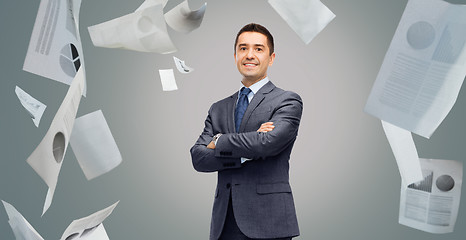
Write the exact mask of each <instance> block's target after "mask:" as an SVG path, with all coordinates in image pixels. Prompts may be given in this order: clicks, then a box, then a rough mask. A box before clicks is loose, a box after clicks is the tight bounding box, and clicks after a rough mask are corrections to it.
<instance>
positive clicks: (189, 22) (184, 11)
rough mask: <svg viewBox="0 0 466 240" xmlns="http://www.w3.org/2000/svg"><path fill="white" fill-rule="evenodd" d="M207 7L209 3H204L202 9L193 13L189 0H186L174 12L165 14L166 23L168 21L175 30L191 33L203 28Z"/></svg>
mask: <svg viewBox="0 0 466 240" xmlns="http://www.w3.org/2000/svg"><path fill="white" fill-rule="evenodd" d="M206 6H207V3H204V5H203V6H202V7H201V8H199V9H198V10H195V11H192V10H191V9H190V8H189V5H188V0H185V1H184V2H182V3H180V4H179V5H178V6H176V7H174V8H173V9H172V10H170V11H168V12H167V13H165V21H167V24H168V26H170V27H171V28H173V29H174V30H176V31H178V32H183V33H189V32H191V31H193V30H194V29H196V28H198V27H199V26H201V23H202V19H203V18H204V13H205V9H206Z"/></svg>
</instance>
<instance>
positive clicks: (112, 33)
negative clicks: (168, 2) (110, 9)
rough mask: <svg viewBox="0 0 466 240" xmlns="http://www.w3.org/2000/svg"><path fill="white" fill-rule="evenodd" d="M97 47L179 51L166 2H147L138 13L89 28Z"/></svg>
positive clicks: (162, 51) (165, 51) (163, 51)
mask: <svg viewBox="0 0 466 240" xmlns="http://www.w3.org/2000/svg"><path fill="white" fill-rule="evenodd" d="M88 30H89V34H90V36H91V40H92V43H93V44H94V46H96V47H106V48H123V49H128V50H134V51H140V52H156V53H161V54H167V53H172V52H176V47H175V46H174V45H173V43H172V41H171V39H170V36H169V35H168V32H167V26H166V24H165V19H164V17H163V4H162V3H157V1H150V2H147V1H146V2H144V3H143V6H141V7H140V8H138V10H136V12H134V13H130V14H127V15H125V16H122V17H119V18H116V19H113V20H110V21H107V22H104V23H101V24H97V25H94V26H91V27H89V28H88Z"/></svg>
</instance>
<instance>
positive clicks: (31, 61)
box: [23, 0, 86, 96]
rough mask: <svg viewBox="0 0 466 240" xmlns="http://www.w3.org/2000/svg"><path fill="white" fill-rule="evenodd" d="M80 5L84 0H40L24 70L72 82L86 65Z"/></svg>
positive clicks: (60, 80)
mask: <svg viewBox="0 0 466 240" xmlns="http://www.w3.org/2000/svg"><path fill="white" fill-rule="evenodd" d="M80 7H81V0H41V1H40V5H39V10H38V12H37V16H36V22H35V23H34V28H33V30H32V35H31V40H30V42H29V47H28V51H27V55H26V59H25V60H24V66H23V70H24V71H28V72H31V73H34V74H37V75H40V76H43V77H46V78H50V79H53V80H55V81H59V82H62V83H65V84H68V85H70V84H71V81H72V80H73V79H74V77H75V75H76V72H77V71H78V69H80V68H84V60H83V52H82V46H81V37H80V35H79V9H80ZM84 81H85V80H84ZM83 94H84V96H85V94H86V90H85V89H84V92H83Z"/></svg>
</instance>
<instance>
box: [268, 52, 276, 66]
mask: <svg viewBox="0 0 466 240" xmlns="http://www.w3.org/2000/svg"><path fill="white" fill-rule="evenodd" d="M274 59H275V52H273V53H272V55H270V62H269V66H272V64H273V60H274Z"/></svg>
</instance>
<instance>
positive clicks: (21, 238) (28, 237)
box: [2, 200, 44, 240]
mask: <svg viewBox="0 0 466 240" xmlns="http://www.w3.org/2000/svg"><path fill="white" fill-rule="evenodd" d="M2 202H3V206H4V207H5V210H6V213H7V214H8V218H9V221H8V223H10V226H11V229H12V230H13V234H14V235H15V238H16V240H44V239H43V238H42V237H41V236H40V234H39V233H38V232H37V231H36V230H35V229H34V228H33V227H32V226H31V224H29V222H28V221H27V220H26V219H25V218H24V217H23V215H21V213H19V212H18V210H16V208H14V207H13V206H12V205H11V204H9V203H7V202H5V201H3V200H2Z"/></svg>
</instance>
